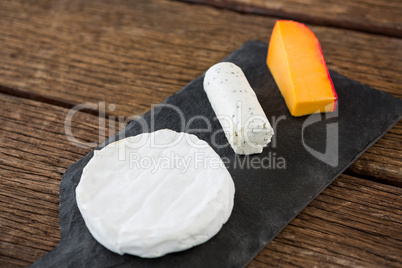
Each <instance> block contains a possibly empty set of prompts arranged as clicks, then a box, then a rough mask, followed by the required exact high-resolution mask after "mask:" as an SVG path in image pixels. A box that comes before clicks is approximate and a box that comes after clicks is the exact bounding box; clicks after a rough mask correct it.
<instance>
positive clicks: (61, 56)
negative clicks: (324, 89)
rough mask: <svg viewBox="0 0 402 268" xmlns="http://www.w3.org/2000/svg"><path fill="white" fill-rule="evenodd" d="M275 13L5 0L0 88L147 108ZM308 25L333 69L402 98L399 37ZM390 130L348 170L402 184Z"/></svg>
mask: <svg viewBox="0 0 402 268" xmlns="http://www.w3.org/2000/svg"><path fill="white" fill-rule="evenodd" d="M274 22H275V19H273V18H268V17H261V16H255V15H243V14H238V13H236V12H230V11H223V10H216V9H214V8H211V7H207V6H197V7H195V6H193V5H189V4H186V3H180V2H166V1H162V0H153V1H137V2H136V3H133V2H131V1H121V0H119V1H117V2H114V3H111V2H104V1H101V2H98V1H97V2H96V3H95V2H91V1H83V2H81V1H80V2H77V1H65V2H63V1H62V2H53V1H50V0H49V1H44V0H41V1H37V2H35V4H32V5H26V4H25V2H24V1H22V2H18V1H12V2H10V3H7V4H6V3H2V2H0V46H1V48H2V49H1V50H0V61H1V62H2V64H1V65H0V85H3V87H1V86H0V92H1V91H3V92H8V93H11V94H12V93H13V90H14V89H19V91H15V90H14V93H15V94H16V95H23V96H24V97H28V98H33V99H37V100H40V101H45V102H47V103H54V104H57V105H59V106H60V105H61V106H63V107H72V106H74V105H75V104H78V103H91V104H96V105H98V104H99V101H106V104H110V103H113V104H115V107H116V108H115V109H114V110H113V111H110V110H107V112H108V113H109V114H111V115H115V116H118V115H119V116H120V115H123V116H126V117H127V116H129V115H132V114H142V113H144V112H145V111H147V110H149V109H150V106H151V104H154V103H160V102H162V101H163V100H164V99H165V98H166V97H167V96H169V95H171V94H173V93H175V92H177V91H178V90H179V89H180V88H181V87H183V86H184V85H186V84H187V83H188V82H189V81H191V80H193V79H194V78H195V77H197V76H198V75H201V74H202V73H203V72H204V71H205V70H206V69H207V68H208V67H209V66H210V65H212V64H214V63H216V62H217V61H219V60H220V59H222V58H223V57H225V56H227V55H228V54H229V53H230V52H232V51H233V50H234V49H236V48H238V47H239V46H240V45H241V44H242V43H243V42H245V41H247V40H250V39H261V40H265V41H268V40H269V34H270V32H271V29H272V26H273V24H274ZM183 25H186V26H185V27H183ZM10 29H13V31H10ZM312 29H313V30H314V31H315V33H316V34H317V36H318V38H319V39H320V40H321V43H322V45H323V50H324V54H325V57H326V59H327V63H328V65H329V67H330V68H332V69H334V70H336V71H338V72H340V73H342V74H344V75H347V76H349V77H351V78H354V79H357V80H359V81H362V82H364V83H367V84H369V85H371V86H373V87H376V88H379V89H382V90H385V91H388V92H390V93H392V94H393V95H395V96H398V97H402V90H401V87H400V85H401V84H402V76H401V75H400V74H401V73H402V40H400V39H392V38H385V37H381V36H376V35H368V34H362V33H356V32H353V31H344V30H338V29H332V28H327V27H312ZM4 86H6V87H7V88H6V87H4ZM23 93H24V94H23ZM106 107H108V106H106ZM393 131H394V132H393V133H394V134H395V135H394V134H387V136H386V137H385V138H384V140H382V143H380V144H378V145H375V148H373V149H372V150H371V151H370V153H369V154H368V155H365V156H364V157H362V158H361V159H360V160H359V161H358V162H356V164H355V165H354V168H352V169H350V170H349V171H350V172H351V173H355V174H360V175H364V176H370V177H373V178H374V179H376V180H380V179H382V180H384V179H386V180H387V182H389V183H393V184H395V185H396V184H398V183H399V184H400V182H401V176H402V172H401V170H400V167H401V166H402V165H401V154H400V153H399V152H400V151H401V150H400V149H401V139H400V137H401V132H400V128H399V130H393ZM395 131H396V132H395ZM384 155H385V156H384ZM384 163H386V165H384Z"/></svg>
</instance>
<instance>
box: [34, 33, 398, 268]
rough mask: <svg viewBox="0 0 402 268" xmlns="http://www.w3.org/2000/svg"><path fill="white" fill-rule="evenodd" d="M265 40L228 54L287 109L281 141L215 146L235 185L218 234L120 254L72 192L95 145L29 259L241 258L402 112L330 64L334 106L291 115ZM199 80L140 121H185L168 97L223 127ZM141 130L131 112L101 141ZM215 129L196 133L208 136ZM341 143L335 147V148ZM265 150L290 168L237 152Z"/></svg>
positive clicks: (238, 263) (88, 262) (85, 263)
mask: <svg viewBox="0 0 402 268" xmlns="http://www.w3.org/2000/svg"><path fill="white" fill-rule="evenodd" d="M267 48H268V45H267V44H266V43H263V42H260V41H250V42H247V43H245V44H244V45H243V46H242V47H241V48H240V49H238V50H237V51H235V52H234V53H233V54H231V55H230V56H229V57H227V58H226V59H225V60H224V61H231V62H233V63H235V64H237V65H238V66H240V67H241V68H242V69H243V71H244V73H245V75H246V77H247V78H248V80H249V82H250V84H251V86H252V87H253V89H254V90H255V91H256V93H257V96H258V98H259V101H260V103H261V105H262V107H263V108H264V110H265V113H266V114H267V117H268V119H270V121H271V124H274V122H272V121H273V120H272V119H273V116H275V118H276V119H278V118H280V117H281V116H282V118H284V119H281V120H280V121H278V124H277V127H276V133H275V135H276V141H275V142H272V143H271V144H270V146H269V147H268V148H265V149H264V152H263V153H262V154H259V155H255V156H251V157H244V156H241V157H239V156H235V154H234V152H233V151H232V149H231V148H230V147H229V146H226V147H224V148H217V147H214V149H215V150H216V151H217V153H218V154H219V155H220V156H221V157H226V158H228V159H229V160H230V163H229V164H228V169H229V171H230V173H231V175H232V177H233V180H234V182H235V186H236V194H235V205H234V209H233V213H232V215H231V217H230V219H229V221H228V222H227V223H226V224H225V225H224V226H223V228H222V229H221V231H220V232H219V233H218V234H217V235H216V236H215V237H213V238H212V239H210V240H209V241H207V242H206V243H205V244H202V245H200V246H197V247H194V248H192V249H189V250H186V251H183V252H179V253H172V254H168V255H166V256H164V257H161V258H156V259H142V258H139V257H135V256H130V255H123V256H120V255H118V254H115V253H112V252H110V251H108V250H107V249H106V248H104V247H103V246H102V245H100V244H99V243H97V242H96V241H95V240H94V239H93V237H92V236H91V234H90V233H89V231H88V230H87V228H86V226H85V223H84V221H83V219H82V217H81V214H80V212H79V210H78V208H77V205H76V202H75V187H76V186H77V184H78V182H79V180H80V176H81V173H82V169H83V168H84V167H85V165H86V164H87V163H88V161H89V160H90V159H91V157H92V155H93V152H91V153H89V154H88V155H87V156H85V157H84V158H82V159H81V160H79V161H78V162H76V163H75V164H73V165H72V166H71V167H70V168H69V169H67V171H66V172H65V174H64V176H63V178H62V181H61V186H60V231H61V242H60V244H59V245H58V246H57V247H56V248H55V249H53V250H52V251H51V252H50V253H48V254H47V255H45V256H43V257H42V258H40V259H39V260H38V261H37V262H36V263H34V264H33V265H32V267H111V266H118V267H242V266H245V265H246V264H247V263H248V262H249V261H251V260H252V259H253V257H254V256H255V255H256V254H257V253H258V252H259V251H261V250H262V249H263V248H264V246H265V245H266V244H268V243H269V242H270V241H271V240H272V239H273V238H274V237H275V235H277V234H278V233H279V232H280V231H281V230H282V229H283V228H284V227H285V226H286V225H287V224H288V223H289V222H290V221H291V220H292V219H293V218H294V217H295V216H296V215H297V214H298V213H299V212H300V211H301V210H302V209H303V208H304V207H306V206H307V205H308V204H309V203H310V202H311V201H312V200H313V199H314V198H315V197H316V196H317V195H318V194H319V193H320V192H321V191H323V190H324V189H325V188H326V187H327V186H328V185H329V184H330V183H331V182H332V181H333V180H334V179H335V178H336V177H337V176H338V175H339V174H340V173H342V172H343V171H344V170H345V169H346V168H347V167H348V166H349V165H350V164H351V163H353V161H355V160H356V159H357V158H358V157H359V156H360V155H361V154H362V153H363V152H364V151H365V150H366V149H367V148H369V147H370V146H371V145H373V144H374V143H375V142H376V141H377V140H378V139H379V138H380V137H381V136H382V135H383V134H384V133H386V132H387V131H388V130H389V129H390V128H391V127H392V126H393V125H394V124H396V123H397V122H398V121H399V120H400V118H401V115H402V101H401V100H399V99H396V98H394V97H392V96H391V95H389V94H387V93H385V92H382V91H378V90H375V89H372V88H370V87H368V86H365V85H362V84H360V83H359V82H356V81H354V80H351V79H349V78H347V77H344V76H342V75H340V74H338V73H336V72H333V71H331V72H330V74H331V77H332V79H333V82H334V85H335V88H336V90H337V93H338V96H339V104H338V108H337V112H335V113H329V114H326V115H313V116H305V117H300V118H295V117H292V116H291V115H290V114H289V112H288V110H287V107H286V105H285V102H284V100H283V98H282V96H281V95H280V92H279V90H278V88H277V86H276V84H275V82H274V80H273V78H272V76H271V74H270V72H269V70H268V68H267V66H266V64H265V58H266V53H267ZM202 81H203V76H201V77H198V78H197V79H195V80H193V81H192V82H191V83H189V84H188V85H187V86H186V87H184V88H183V89H182V90H181V91H179V92H178V93H177V94H175V95H173V96H171V97H169V98H167V99H166V100H165V102H164V104H165V105H160V106H158V107H156V108H155V109H154V110H152V111H150V112H148V113H146V114H144V115H143V116H142V118H141V119H140V121H141V120H142V122H147V123H150V121H151V119H152V117H154V118H155V129H154V130H157V129H163V128H170V129H173V130H176V131H180V130H181V128H180V127H181V125H180V122H179V117H178V114H177V112H176V111H174V110H173V109H172V108H170V107H168V106H167V105H166V104H171V105H174V106H176V107H179V108H180V110H181V111H182V112H183V113H184V116H185V118H186V121H187V120H189V119H190V118H192V117H193V116H195V115H203V116H206V117H207V118H209V119H210V120H211V122H212V132H211V133H214V132H215V131H216V130H219V129H220V125H219V122H218V121H217V120H213V119H214V117H215V114H214V112H213V110H212V108H211V106H210V104H209V102H208V99H207V97H206V95H205V93H204V91H203V87H202ZM317 120H318V121H317ZM315 121H317V122H315ZM314 122H315V123H314ZM309 123H311V124H309ZM303 124H304V125H305V126H306V125H308V126H307V127H305V128H304V131H303V135H302V131H301V129H302V128H303ZM191 127H192V128H196V127H198V128H204V127H205V123H202V121H200V120H198V121H194V124H192V125H191ZM327 130H328V131H327ZM141 132H142V128H141V124H139V121H138V120H137V121H133V122H131V123H130V124H129V125H128V126H127V128H126V129H125V130H124V131H122V132H121V133H120V136H117V135H116V136H115V137H112V138H111V139H109V140H108V141H107V142H106V143H105V144H107V143H109V142H111V141H114V140H116V139H119V137H124V136H133V135H137V134H139V133H141ZM211 133H193V134H196V135H197V136H198V137H199V138H201V139H204V140H206V141H207V142H209V143H211ZM327 133H329V135H328V137H327ZM118 135H119V134H118ZM214 138H215V139H216V141H217V143H218V144H224V143H225V141H226V139H225V137H224V134H223V133H222V132H220V133H219V134H217V135H216V136H215V137H214ZM302 138H303V139H304V143H303V142H302ZM105 144H104V145H105ZM303 144H306V145H307V146H308V147H306V146H305V145H303ZM326 144H327V145H326ZM211 145H212V144H211ZM336 145H338V146H336ZM332 146H334V147H333V148H334V149H335V150H328V154H327V156H326V157H324V156H321V157H319V158H321V159H324V158H325V159H326V162H327V163H325V162H323V161H321V160H319V159H318V158H317V157H315V156H313V155H312V154H311V153H310V152H309V151H308V149H306V148H312V149H313V150H316V151H320V152H322V153H324V152H325V148H327V147H328V148H331V147H332ZM336 148H339V150H338V154H337V153H336ZM264 157H267V158H265V160H266V162H265V166H267V165H268V162H267V161H268V160H267V159H268V158H269V157H271V164H273V163H272V162H273V158H275V159H276V160H277V161H279V162H281V160H279V159H280V158H281V157H282V158H283V159H285V164H286V169H280V168H281V167H282V166H279V167H278V166H275V168H274V166H271V168H255V167H254V168H251V167H249V168H247V166H243V167H242V168H241V167H240V166H239V164H240V163H242V162H241V161H244V160H246V164H247V163H251V162H249V161H258V160H261V159H263V158H264ZM253 159H256V160H253ZM239 161H240V162H239ZM235 163H236V164H235Z"/></svg>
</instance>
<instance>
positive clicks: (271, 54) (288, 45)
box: [267, 20, 338, 116]
mask: <svg viewBox="0 0 402 268" xmlns="http://www.w3.org/2000/svg"><path fill="white" fill-rule="evenodd" d="M267 64H268V67H269V69H270V71H271V73H272V75H273V77H274V79H275V82H276V84H277V85H278V87H279V89H280V91H281V93H282V96H283V97H284V99H285V101H286V105H287V106H288V109H289V111H290V113H291V114H292V115H293V116H302V115H307V114H312V113H317V112H332V111H335V108H336V103H337V100H338V96H337V94H336V92H335V88H334V85H333V83H332V80H331V77H330V76H329V72H328V69H327V65H326V64H325V61H324V57H323V55H322V51H321V46H320V43H319V42H318V39H317V37H316V36H315V35H314V33H313V32H312V31H311V30H310V29H309V28H307V26H305V25H304V24H301V23H298V22H295V21H288V20H279V21H277V22H276V24H275V26H274V30H273V31H272V35H271V41H270V43H269V49H268V56H267Z"/></svg>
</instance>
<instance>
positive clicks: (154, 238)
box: [76, 21, 337, 258]
mask: <svg viewBox="0 0 402 268" xmlns="http://www.w3.org/2000/svg"><path fill="white" fill-rule="evenodd" d="M267 64H268V67H269V68H270V70H271V73H272V75H273V77H274V79H275V81H276V83H277V85H278V87H279V89H280V91H281V93H282V95H283V97H284V99H285V101H286V104H287V106H288V108H289V111H290V113H291V114H292V115H293V116H301V115H306V114H311V113H315V112H327V111H333V110H334V109H335V108H336V102H337V95H336V92H335V89H334V86H333V84H332V81H331V78H330V76H329V73H328V70H327V67H326V64H325V61H324V58H323V55H322V52H321V48H320V44H319V42H318V40H317V38H316V37H315V35H314V34H313V33H312V32H311V31H310V30H309V29H308V28H307V27H306V26H304V25H303V24H300V23H297V22H293V21H278V22H277V23H276V24H275V27H274V30H273V33H272V36H271V41H270V45H269V50H268V55H267ZM204 90H205V92H206V94H207V96H208V99H209V101H210V103H211V106H212V108H213V110H214V112H215V114H216V116H217V118H218V120H219V122H220V124H221V126H222V128H223V130H224V133H225V136H226V138H227V140H228V142H229V144H230V145H231V147H232V148H233V150H234V151H235V153H237V154H245V155H249V154H255V153H261V152H262V150H263V147H265V146H266V145H267V144H268V143H269V142H270V141H271V137H272V135H273V134H274V133H273V129H272V127H271V125H270V123H269V121H268V119H267V117H266V115H265V113H264V111H263V109H262V107H261V105H260V103H259V102H258V100H257V96H256V94H255V92H254V91H253V89H252V88H251V86H250V85H249V83H248V81H247V79H246V77H245V75H244V73H243V72H242V70H241V69H240V68H239V67H238V66H236V65H235V64H233V63H230V62H221V63H218V64H216V65H214V66H212V67H211V68H210V69H209V70H208V71H207V72H206V73H205V77H204ZM234 192H235V190H234V184H233V181H232V178H231V176H230V174H229V172H228V171H227V169H226V167H225V166H224V164H223V162H222V160H221V159H220V157H219V155H217V154H216V153H215V151H214V150H213V149H212V148H211V147H210V146H209V145H208V144H207V143H206V142H205V141H202V140H199V139H198V138H197V137H196V136H194V135H190V134H186V133H177V132H175V131H172V130H167V129H165V130H159V131H156V132H153V133H143V134H140V135H137V136H135V137H129V138H126V139H123V140H121V141H118V142H114V143H112V144H109V145H107V146H106V147H105V148H103V149H101V150H96V151H95V152H94V156H93V158H92V159H91V160H90V161H89V163H88V164H87V166H86V167H85V168H84V170H83V173H82V176H81V181H80V182H79V184H78V186H77V188H76V200H77V205H78V208H79V210H80V211H81V214H82V216H83V218H84V220H85V224H86V226H87V227H88V229H89V231H90V232H91V234H92V235H93V236H94V238H95V239H96V240H97V241H98V242H100V243H101V244H102V245H104V246H105V247H106V248H108V249H109V250H111V251H113V252H116V253H119V254H124V253H129V254H133V255H137V256H141V257H146V258H153V257H159V256H163V255H165V254H167V253H170V252H175V251H181V250H185V249H188V248H191V247H193V246H195V245H198V244H201V243H203V242H205V241H207V240H208V239H210V238H211V237H212V236H214V235H215V234H216V233H217V232H218V231H219V230H220V228H221V227H222V225H223V224H224V223H225V222H226V221H227V220H228V219H229V216H230V214H231V211H232V208H233V199H234Z"/></svg>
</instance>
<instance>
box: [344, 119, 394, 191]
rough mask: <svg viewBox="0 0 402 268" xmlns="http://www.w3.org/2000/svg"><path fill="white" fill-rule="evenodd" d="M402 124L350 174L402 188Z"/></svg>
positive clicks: (355, 164) (370, 151)
mask: <svg viewBox="0 0 402 268" xmlns="http://www.w3.org/2000/svg"><path fill="white" fill-rule="evenodd" d="M401 152H402V122H399V123H398V124H396V125H395V126H394V128H392V129H391V130H390V131H389V132H388V133H387V134H385V135H384V137H382V138H381V139H380V140H379V141H378V142H377V143H376V144H374V146H373V147H371V148H370V149H368V150H367V151H366V152H365V153H364V154H363V155H362V156H361V157H360V158H359V159H358V160H357V161H356V162H355V163H353V165H351V166H350V167H349V168H348V169H347V171H346V172H347V173H348V174H353V175H355V176H358V177H365V178H367V179H370V180H375V181H379V182H382V183H385V184H389V185H394V186H398V187H402V153H401Z"/></svg>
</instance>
